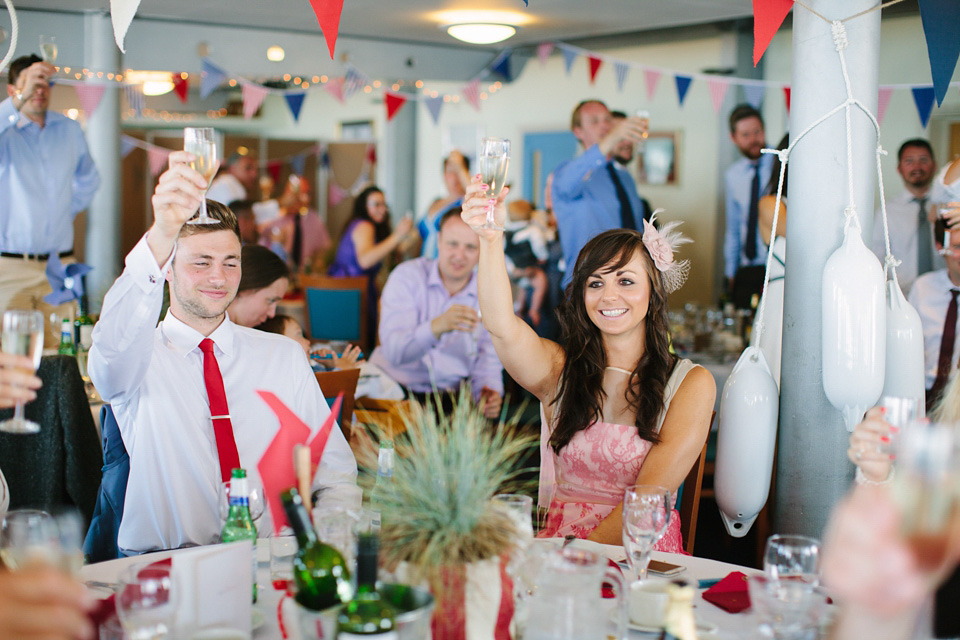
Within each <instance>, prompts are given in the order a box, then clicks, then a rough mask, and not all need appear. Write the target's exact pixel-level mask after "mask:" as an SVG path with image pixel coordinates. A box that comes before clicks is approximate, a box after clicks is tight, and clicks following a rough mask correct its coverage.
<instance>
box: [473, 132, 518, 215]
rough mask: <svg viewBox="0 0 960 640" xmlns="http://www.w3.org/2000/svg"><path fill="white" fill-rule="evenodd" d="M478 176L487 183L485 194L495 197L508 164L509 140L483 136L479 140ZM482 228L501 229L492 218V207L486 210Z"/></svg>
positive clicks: (505, 175) (502, 181)
mask: <svg viewBox="0 0 960 640" xmlns="http://www.w3.org/2000/svg"><path fill="white" fill-rule="evenodd" d="M479 156H480V178H481V179H482V180H483V183H484V184H486V185H487V196H488V197H490V198H496V197H497V196H499V195H500V192H501V191H502V190H503V185H504V182H506V179H507V166H508V165H509V164H510V141H509V140H507V139H506V138H483V139H482V140H481V141H480V154H479ZM481 228H482V229H496V230H498V231H503V227H501V226H500V225H498V224H497V223H496V222H494V220H493V207H490V208H489V209H488V210H487V220H486V222H484V223H483V226H482V227H481Z"/></svg>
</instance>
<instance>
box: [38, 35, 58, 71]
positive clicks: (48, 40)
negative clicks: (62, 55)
mask: <svg viewBox="0 0 960 640" xmlns="http://www.w3.org/2000/svg"><path fill="white" fill-rule="evenodd" d="M40 57H41V58H43V61H44V62H49V63H50V64H54V63H56V61H57V39H56V38H54V37H53V36H44V35H41V36H40Z"/></svg>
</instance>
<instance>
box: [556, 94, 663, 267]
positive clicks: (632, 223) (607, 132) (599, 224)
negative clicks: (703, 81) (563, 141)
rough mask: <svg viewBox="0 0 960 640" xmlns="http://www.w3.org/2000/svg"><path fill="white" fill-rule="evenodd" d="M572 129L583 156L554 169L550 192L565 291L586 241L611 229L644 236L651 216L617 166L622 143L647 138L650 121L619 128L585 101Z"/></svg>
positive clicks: (629, 121)
mask: <svg viewBox="0 0 960 640" xmlns="http://www.w3.org/2000/svg"><path fill="white" fill-rule="evenodd" d="M570 129H571V130H572V131H573V135H574V136H576V138H577V140H579V141H580V144H581V145H582V146H583V153H581V154H580V155H579V156H577V157H576V158H574V159H573V160H570V161H568V162H564V163H562V164H560V165H559V166H558V167H557V168H556V169H555V170H554V172H553V185H552V187H551V194H552V196H553V211H554V213H555V214H556V216H557V231H558V232H559V235H560V245H561V247H562V248H563V260H564V263H565V264H566V273H565V274H564V277H563V283H562V284H563V286H566V285H567V284H569V283H570V280H571V278H572V277H573V265H574V263H575V262H576V261H577V255H579V253H580V249H581V248H582V247H583V245H585V244H586V243H587V241H589V240H590V239H591V238H593V237H594V236H596V235H598V234H600V233H602V232H604V231H607V230H609V229H616V228H620V227H622V228H625V229H637V230H640V231H642V230H643V219H644V218H645V217H649V215H650V214H649V212H647V211H646V209H645V207H644V205H643V202H642V201H641V199H640V195H639V194H638V193H637V185H636V183H635V182H634V181H633V177H631V175H630V174H629V172H627V171H626V170H625V169H624V168H623V167H621V166H619V165H618V164H617V163H616V162H615V161H614V153H615V152H616V150H617V148H618V146H619V145H620V144H621V143H624V142H629V143H630V144H634V143H637V142H639V141H641V140H642V139H643V137H644V134H646V132H647V125H646V122H645V121H644V120H642V119H641V118H639V117H637V116H631V117H629V118H624V119H622V120H621V121H620V122H619V123H615V122H614V120H613V117H612V115H611V113H610V110H609V109H607V106H606V105H605V104H604V103H602V102H600V101H599V100H584V101H583V102H581V103H580V104H578V105H577V107H576V108H575V109H574V110H573V116H572V118H571V121H570Z"/></svg>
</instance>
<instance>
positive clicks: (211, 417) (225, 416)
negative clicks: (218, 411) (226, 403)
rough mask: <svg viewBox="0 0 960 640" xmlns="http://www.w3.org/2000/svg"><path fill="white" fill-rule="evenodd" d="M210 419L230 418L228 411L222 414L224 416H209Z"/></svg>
mask: <svg viewBox="0 0 960 640" xmlns="http://www.w3.org/2000/svg"><path fill="white" fill-rule="evenodd" d="M210 419H211V420H223V419H227V420H229V419H230V414H229V413H228V414H226V415H224V416H210Z"/></svg>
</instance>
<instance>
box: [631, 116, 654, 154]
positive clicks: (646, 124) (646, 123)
mask: <svg viewBox="0 0 960 640" xmlns="http://www.w3.org/2000/svg"><path fill="white" fill-rule="evenodd" d="M634 115H636V116H637V117H638V118H640V121H641V122H642V123H643V134H642V136H643V140H641V141H640V142H638V143H637V151H641V150H643V143H644V141H646V139H647V138H649V137H650V112H649V111H647V110H646V109H637V111H636V113H635V114H634Z"/></svg>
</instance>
